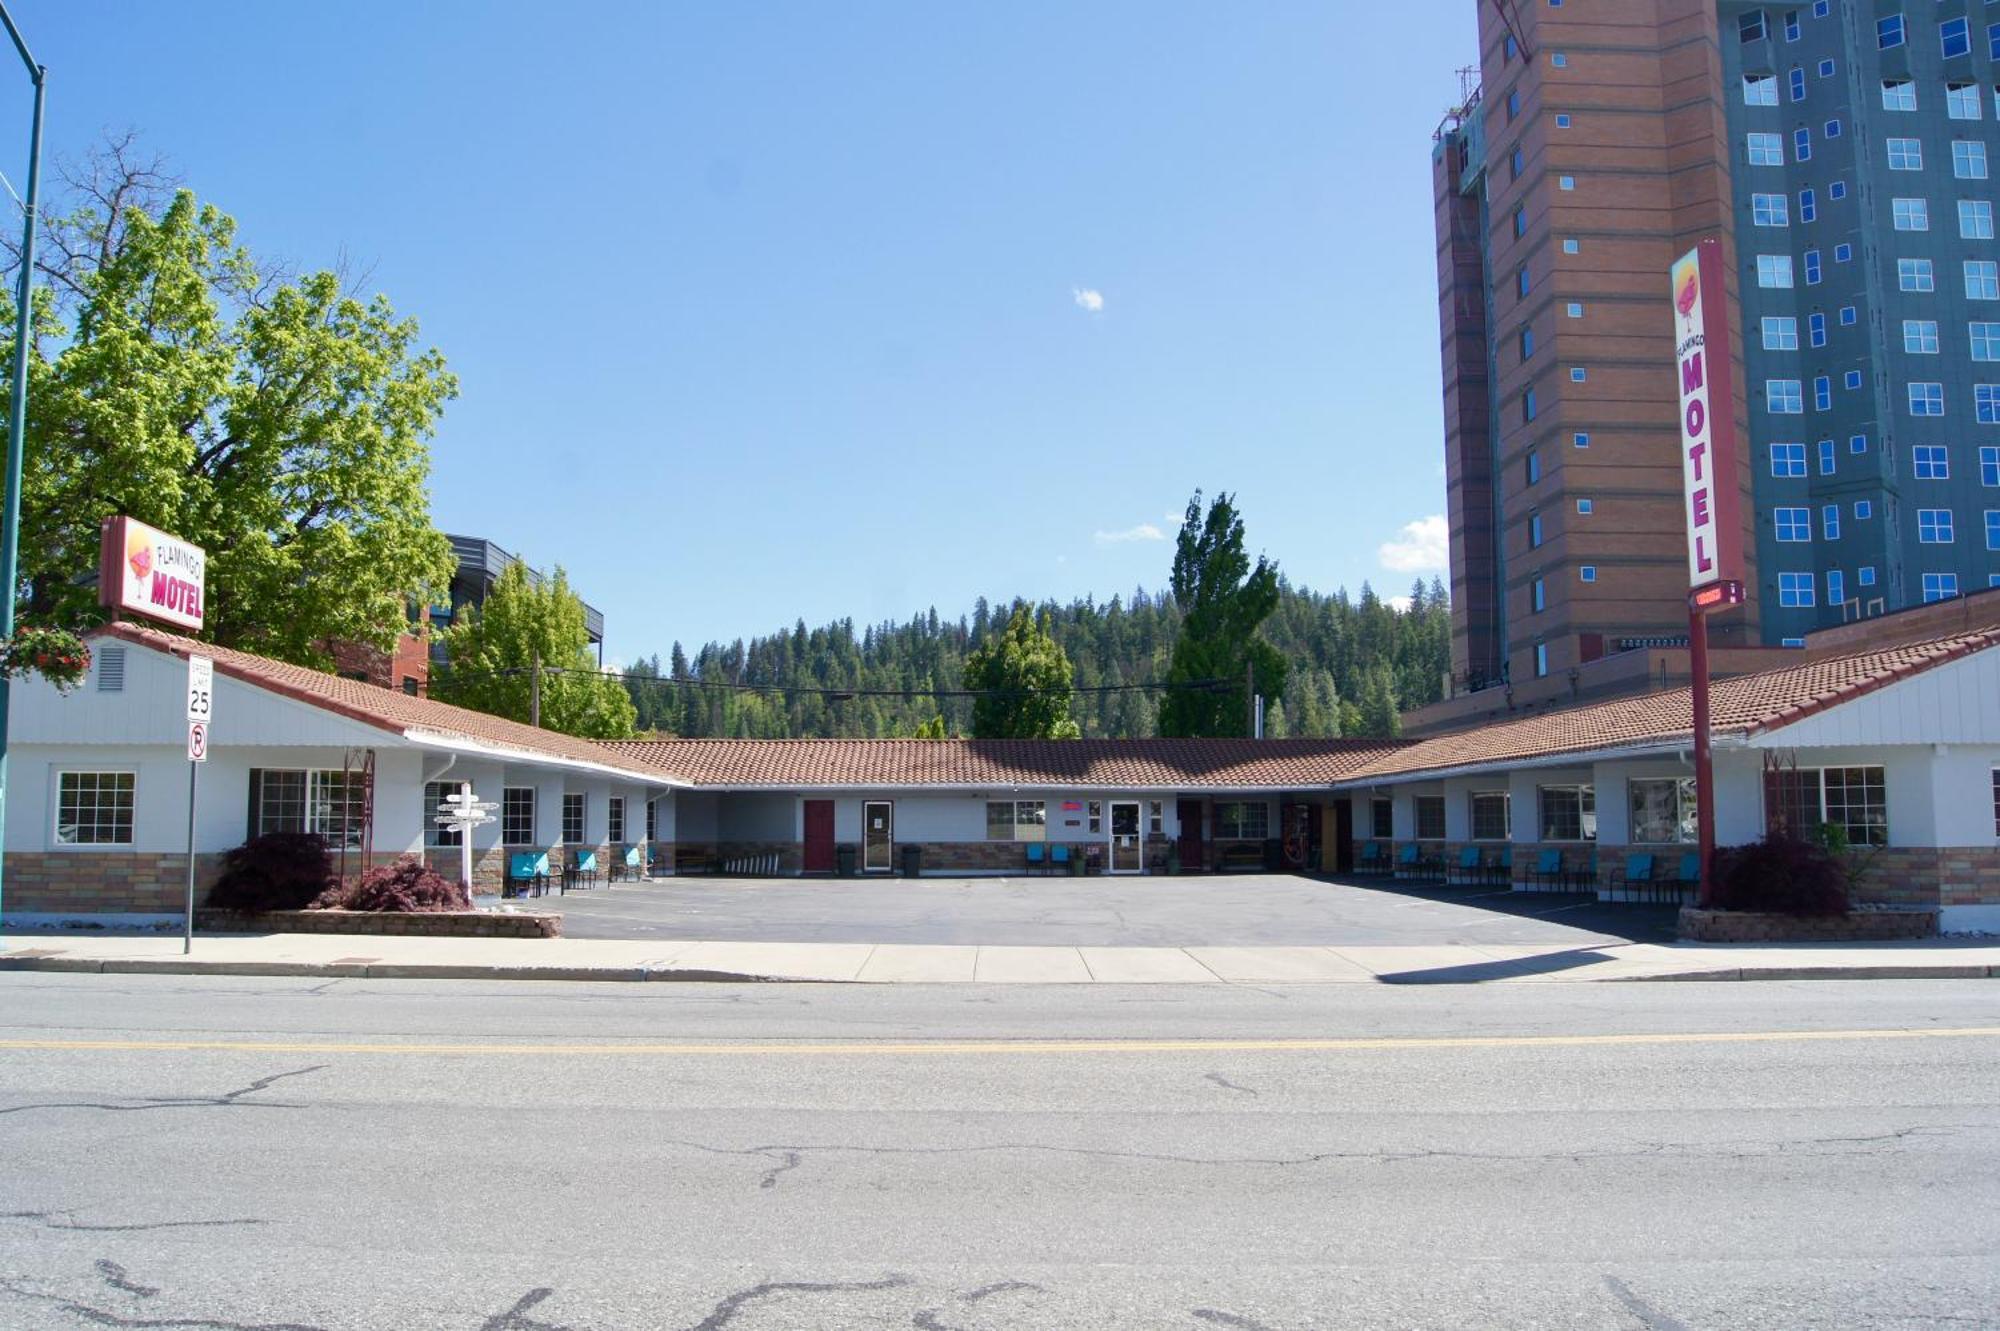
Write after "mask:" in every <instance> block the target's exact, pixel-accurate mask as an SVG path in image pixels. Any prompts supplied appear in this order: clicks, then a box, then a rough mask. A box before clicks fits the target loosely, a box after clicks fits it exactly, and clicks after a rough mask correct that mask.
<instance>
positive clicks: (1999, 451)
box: [1979, 444, 2000, 487]
mask: <svg viewBox="0 0 2000 1331" xmlns="http://www.w3.org/2000/svg"><path fill="white" fill-rule="evenodd" d="M1979 483H1980V484H1981V485H1990V486H1996V487H2000V446H1996V445H1992V444H1989V445H1987V446H1986V447H1985V448H1982V449H1980V450H1979Z"/></svg>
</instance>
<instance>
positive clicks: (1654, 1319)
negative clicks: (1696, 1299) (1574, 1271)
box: [1604, 1275, 1687, 1331]
mask: <svg viewBox="0 0 2000 1331" xmlns="http://www.w3.org/2000/svg"><path fill="white" fill-rule="evenodd" d="M1604 1287H1605V1288H1606V1289H1608V1290H1610V1291H1611V1293H1612V1295H1613V1296H1614V1297H1616V1298H1617V1300H1618V1301H1619V1302H1620V1303H1622V1304H1624V1305H1625V1311H1626V1312H1629V1313H1631V1314H1632V1315H1633V1316H1634V1317H1636V1318H1638V1319H1639V1324H1640V1325H1641V1326H1644V1327H1645V1328H1646V1331H1687V1323H1686V1322H1683V1321H1680V1320H1679V1319H1677V1318H1673V1317H1669V1316H1667V1315H1666V1314H1665V1313H1663V1312H1660V1311H1659V1310H1658V1309H1656V1308H1654V1307H1653V1306H1652V1305H1651V1304H1649V1303H1647V1302H1646V1301H1645V1300H1644V1299H1642V1298H1640V1297H1639V1296H1638V1295H1637V1294H1634V1293H1633V1292H1632V1288H1631V1286H1629V1285H1627V1284H1626V1283H1625V1282H1624V1281H1622V1280H1620V1279H1619V1278H1618V1277H1617V1276H1613V1275H1607V1276H1605V1277H1604Z"/></svg>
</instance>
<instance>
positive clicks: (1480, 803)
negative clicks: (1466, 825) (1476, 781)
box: [1472, 790, 1514, 841]
mask: <svg viewBox="0 0 2000 1331" xmlns="http://www.w3.org/2000/svg"><path fill="white" fill-rule="evenodd" d="M1511 803H1512V800H1511V797H1510V796H1509V795H1508V793H1507V792H1506V791H1504V790H1489V791H1475V792H1473V795H1472V839H1473V840H1474V841H1505V840H1507V838H1509V837H1511V836H1512V835H1513V834H1514V822H1513V818H1512V817H1511V816H1510V815H1511V814H1512V809H1511V808H1510V805H1511Z"/></svg>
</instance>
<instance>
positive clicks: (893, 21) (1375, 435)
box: [0, 0, 1474, 659]
mask: <svg viewBox="0 0 2000 1331" xmlns="http://www.w3.org/2000/svg"><path fill="white" fill-rule="evenodd" d="M11 7H12V9H13V11H14V13H15V16H16V19H17V21H18V22H19V23H20V25H21V26H22V28H23V29H24V31H25V32H26V34H27V36H28V39H29V41H30V42H31V43H32V44H33V45H34V47H35V48H36V53H37V55H38V57H39V58H40V59H41V60H42V61H43V62H44V63H46V64H47V65H48V66H49V67H50V71H51V73H50V80H51V82H50V94H49V144H50V147H51V148H52V149H53V150H54V151H55V152H58V153H63V154H68V155H71V156H74V155H76V154H78V153H80V152H82V151H83V150H84V149H86V148H87V147H88V145H89V143H90V142H91V141H92V139H93V138H94V137H96V136H97V135H98V134H99V133H100V132H101V131H103V130H105V129H107V128H111V129H115V128H121V127H127V126H130V127H136V128H138V129H139V130H141V131H142V132H143V134H144V136H145V139H146V142H147V144H148V145H149V146H151V147H152V148H154V149H156V150H158V151H160V152H163V153H166V154H167V155H169V156H170V157H171V158H172V159H173V161H174V163H175V165H176V166H177V168H178V169H179V171H180V172H181V174H182V175H183V176H184V177H185V178H186V180H187V182H188V183H189V184H190V185H191V186H193V187H194V188H195V189H196V190H197V191H198V192H199V193H201V194H202V195H203V196H204V197H206V198H209V199H212V200H213V201H215V202H216V203H218V204H220V205H221V206H222V207H224V208H225V209H226V210H228V211H229V212H231V213H233V214H234V215H235V216H236V217H237V219H238V220H239V222H240V224H241V227H242V233H243V235H244V237H245V239H246V240H247V241H248V242H249V243H250V244H251V245H252V246H253V247H254V248H256V249H257V250H259V251H260V252H263V253H267V254H272V255H277V256H282V257H284V258H286V259H288V260H291V261H293V262H295V263H298V264H301V265H306V266H318V265H321V264H325V263H328V262H330V261H331V260H332V259H333V258H334V257H335V256H337V255H338V254H339V253H341V252H342V251H345V252H346V253H347V254H349V255H351V256H353V258H354V259H355V260H356V261H357V262H358V263H359V264H361V265H362V266H364V267H372V270H373V272H372V285H373V286H374V287H375V288H377V289H379V290H381V291H384V292H386V293H387V294H388V295H389V296H390V298H391V299H392V300H393V301H394V302H395V304H396V306H397V308H398V309H399V310H402V311H404V312H406V313H409V314H413V315H415V316H417V317H418V318H419V319H420V320H421V322H422V325H423V331H424V336H425V338H426V340H427V341H430V342H433V343H435V344H436V345H437V346H438V347H439V348H441V349H442V350H443V351H444V352H445V354H446V356H447V357H448V358H449V360H450V362H451V365H452V368H453V369H454V370H455V371H456V372H457V373H458V375H459V376H460V378H461V380H462V396H461V397H460V398H459V400H458V401H456V402H454V403H453V404H452V406H451V408H450V410H449V411H448V412H447V414H446V416H445V418H444V420H443V423H442V426H441V428H440V430H439V432H438V436H437V438H436V440H435V446H434V451H435V456H436V473H435V476H434V479H433V503H434V511H435V516H436V518H437V521H438V523H439V524H440V525H441V526H443V527H445V528H446V529H447V530H454V531H466V532H472V533H477V534H482V535H486V536H489V537H491V538H492V539H494V540H496V541H498V542H499V543H500V544H501V545H503V546H505V547H507V548H509V549H514V550H518V551H521V552H523V553H525V554H526V555H527V556H528V557H529V558H530V559H531V560H533V561H535V562H536V563H538V564H544V565H546V564H553V563H558V562H559V563H562V564H564V565H565V566H567V567H568V568H569V570H570V572H571V576H572V580H573V582H574V583H575V585H576V586H577V588H578V589H579V590H580V591H581V592H582V593H583V595H584V596H585V597H586V599H588V600H590V601H592V602H593V603H594V604H596V605H597V606H599V607H600V608H601V609H603V610H604V612H605V614H606V616H607V619H608V624H609V639H610V642H609V647H610V653H611V655H612V656H614V657H617V658H620V659H629V658H631V657H633V656H635V655H641V654H645V653H648V652H652V651H659V652H661V653H662V654H664V653H665V651H666V649H667V647H668V646H669V644H670V643H671V642H672V641H673V640H675V639H677V638H678V639H681V640H683V641H686V642H688V643H690V644H693V643H697V642H700V641H702V640H705V639H707V638H711V637H715V638H723V639H728V638H731V637H735V636H739V635H745V636H747V635H749V634H752V633H757V632H763V631H768V630H770V629H773V628H776V627H779V626H782V625H788V624H790V623H791V622H792V620H793V619H794V618H797V617H800V616H803V617H804V618H805V619H806V620H807V622H808V623H818V622H821V621H823V620H826V619H830V618H834V617H837V616H841V615H851V616H853V617H854V618H855V619H856V621H857V622H861V623H865V622H868V621H871V620H878V619H882V618H887V617H898V618H900V617H903V616H906V615H908V614H910V613H911V612H913V611H921V610H923V609H924V608H926V607H928V606H932V605H935V606H936V607H937V608H938V610H939V612H940V613H941V614H945V615H956V614H958V613H959V612H961V611H962V610H965V609H968V608H969V607H970V605H971V603H972V600H973V598H974V597H976V596H980V595H984V596H987V597H989V598H992V599H995V600H998V599H1002V598H1007V597H1012V596H1014V595H1027V596H1032V597H1036V598H1045V597H1055V598H1058V599H1065V600H1066V599H1068V598H1069V597H1071V596H1076V595H1082V594H1085V593H1094V594H1096V595H1098V596H1099V597H1100V598H1103V597H1108V596H1109V595H1111V594H1113V593H1124V592H1129V591H1130V589H1131V588H1132V587H1133V586H1135V585H1138V584H1144V585H1146V586H1148V587H1155V588H1156V587H1160V586H1162V585H1164V584H1165V582H1166V580H1167V572H1168V567H1169V565H1170V563H1171V560H1172V546H1171V537H1172V533H1173V528H1174V525H1175V523H1176V522H1177V520H1178V515H1179V513H1180V510H1181V509H1182V508H1183V507H1184V506H1185V504H1186V501H1187V498H1188V495H1189V494H1190V493H1191V492H1192V491H1193V490H1194V489H1195V488H1196V487H1201V488H1203V489H1205V490H1207V491H1209V492H1211V493H1213V492H1214V491H1216V490H1218V489H1227V490H1231V491H1235V492H1236V493H1237V494H1238V496H1239V502H1240V504H1241V507H1242V509H1243V511H1244V514H1245V518H1246V523H1247V526H1248V529H1249V534H1250V539H1251V543H1252V545H1253V546H1254V547H1257V548H1261V549H1262V550H1264V551H1265V552H1267V553H1269V554H1270V555H1272V556H1273V557H1274V558H1276V559H1277V560H1278V561H1279V563H1280V565H1281V566H1282V567H1283V568H1284V570H1285V571H1286V573H1287V574H1288V575H1289V576H1290V577H1291V578H1292V579H1293V580H1294V581H1295V582H1299V583H1304V584H1308V585H1311V586H1315V587H1320V588H1324V589H1329V590H1330V589H1331V588H1333V587H1334V586H1336V585H1340V584H1346V585H1348V586H1349V587H1352V588H1358V587H1359V585H1360V583H1361V581H1362V580H1363V579H1373V580H1374V582H1375V584H1376V586H1377V587H1378V588H1381V589H1384V590H1385V592H1400V591H1402V590H1404V589H1406V588H1407V587H1408V585H1409V583H1410V581H1411V579H1412V577H1413V576H1415V575H1416V573H1417V572H1420V571H1421V572H1422V573H1424V574H1425V575H1426V576H1428V574H1429V573H1430V572H1432V571H1437V570H1438V569H1440V568H1441V561H1442V551H1443V539H1442V519H1436V518H1435V515H1437V514H1440V513H1442V512H1443V479H1442V461H1441V460H1442V429H1443V426H1442V413H1441V408H1440V403H1439V397H1438V381H1439V370H1438V331H1437V308H1436V287H1435V258H1434V241H1433V229H1432V221H1431V200H1430V177H1429V163H1428V150H1429V147H1430V134H1431V130H1432V129H1433V128H1434V127H1435V125H1436V123H1437V121H1438V119H1439V115H1440V113H1441V112H1442V110H1443V109H1444V108H1445V107H1446V106H1447V105H1448V104H1449V103H1450V102H1451V101H1452V100H1453V98H1454V96H1455V94H1456V92H1457V81H1456V76H1455V75H1454V73H1453V70H1454V69H1455V68H1456V67H1457V66H1458V65H1460V64H1464V63H1467V62H1468V60H1469V59H1470V58H1471V54H1472V48H1473V40H1474V33H1473V10H1472V5H1471V4H1470V3H1469V0H1411V2H1410V3H1404V4H1400V5H1395V6H1373V5H1370V6H1362V5H1349V4H1329V3H1325V0H1315V2H1313V3H1285V4H1280V3H1261V2H1260V3H1257V4H1250V5H1213V4H1194V3H1164V4H1163V3H1159V0H1150V2H1148V3H1111V2H1107V0H1093V2H1092V3H1089V4H1084V5H1077V4H1073V3H1053V2H1049V3H1044V2H1042V0H1010V2H1009V3H1007V4H998V5H985V6H978V7H974V6H963V5H940V4H932V3H917V2H916V0H909V2H907V3H897V4H890V3H867V2H865V0H860V2H855V3H845V2H844V3H839V4H827V3H803V2H801V3H788V4H780V3H721V2H720V0H716V2H714V3H706V4H665V3H617V4H613V3H586V4H578V5H573V6H557V5H548V4H542V5H536V6H529V5H515V4H506V3H491V4H473V3H470V2H469V0H468V2H465V3H424V4H408V3H393V4H392V3H351V4H342V5H305V4H290V3H270V2H269V0H253V2H244V3H222V2H220V0H200V2H199V3H186V4H173V5H168V4H154V3H143V2H142V0H13V2H12V6H11ZM1387 53H1396V55H1397V59H1395V60H1393V61H1391V60H1385V59H1382V58H1381V57H1382V56H1383V55H1385V54H1387ZM0 87H4V88H6V89H8V95H9V97H10V98H11V100H8V99H4V98H0V117H4V116H9V108H12V107H13V106H14V105H15V104H16V103H18V106H19V112H20V114H19V119H18V123H19V124H20V130H19V132H18V135H17V136H16V135H15V132H14V131H12V130H9V131H7V133H8V135H9V137H6V138H0V149H5V150H6V151H5V154H4V156H0V160H4V161H5V162H6V164H7V171H8V174H9V175H10V176H11V177H14V178H16V179H18V174H17V168H16V166H15V160H16V158H18V156H19V149H18V148H15V147H12V146H11V145H13V143H14V140H15V137H18V138H20V139H23V140H24V139H25V137H26V106H27V100H26V95H25V93H19V94H18V95H16V90H14V88H13V85H12V84H11V83H8V84H4V85H0ZM0 123H6V124H13V123H16V122H15V121H14V119H12V118H11V117H10V118H8V119H6V120H5V121H0ZM1425 519H1434V520H1433V521H1432V522H1430V523H1429V524H1427V525H1424V526H1421V527H1419V528H1410V527H1409V526H1408V524H1412V523H1423V522H1424V520H1425ZM1385 547H1386V548H1385Z"/></svg>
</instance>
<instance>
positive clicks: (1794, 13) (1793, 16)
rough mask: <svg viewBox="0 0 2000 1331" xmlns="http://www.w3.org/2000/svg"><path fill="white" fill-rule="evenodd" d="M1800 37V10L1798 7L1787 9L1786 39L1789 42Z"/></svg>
mask: <svg viewBox="0 0 2000 1331" xmlns="http://www.w3.org/2000/svg"><path fill="white" fill-rule="evenodd" d="M1798 39H1799V11H1798V10H1796V9H1788V10H1786V11H1785V40H1786V41H1788V42H1795V41H1797V40H1798Z"/></svg>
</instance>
